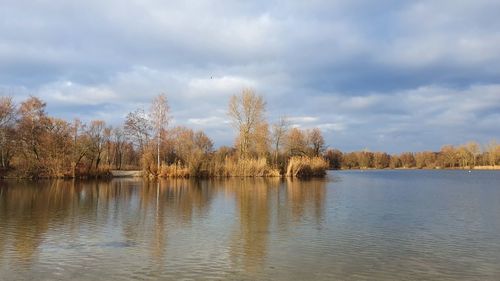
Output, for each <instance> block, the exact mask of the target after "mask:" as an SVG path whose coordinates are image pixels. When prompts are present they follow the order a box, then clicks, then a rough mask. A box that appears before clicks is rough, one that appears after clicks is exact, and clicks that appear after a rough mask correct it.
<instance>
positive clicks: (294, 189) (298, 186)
mask: <svg viewBox="0 0 500 281" xmlns="http://www.w3.org/2000/svg"><path fill="white" fill-rule="evenodd" d="M325 185H326V181H325V180H323V179H310V180H297V179H293V178H288V179H287V185H286V187H287V195H288V201H289V202H290V203H291V206H290V210H291V213H292V215H293V218H294V220H296V221H299V220H301V219H302V218H303V217H304V215H306V214H305V211H306V210H310V211H313V212H314V213H313V214H311V216H312V217H314V218H315V219H316V220H317V222H320V221H321V220H322V218H323V216H324V211H325V197H326V187H325Z"/></svg>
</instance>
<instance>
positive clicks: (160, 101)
mask: <svg viewBox="0 0 500 281" xmlns="http://www.w3.org/2000/svg"><path fill="white" fill-rule="evenodd" d="M169 120H170V116H169V106H168V101H167V96H166V95H165V94H160V95H158V96H156V98H155V99H154V100H153V103H152V104H151V121H152V123H153V130H154V134H155V138H156V157H157V158H156V159H157V169H158V170H157V173H159V172H160V164H161V162H160V145H161V138H162V134H163V133H164V132H165V129H166V127H167V126H168V121H169Z"/></svg>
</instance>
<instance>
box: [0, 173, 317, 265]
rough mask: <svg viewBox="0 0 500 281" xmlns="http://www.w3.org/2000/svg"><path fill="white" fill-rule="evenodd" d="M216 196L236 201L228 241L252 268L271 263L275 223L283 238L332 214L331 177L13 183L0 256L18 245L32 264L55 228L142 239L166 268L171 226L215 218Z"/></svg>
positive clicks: (2, 202) (3, 202)
mask: <svg viewBox="0 0 500 281" xmlns="http://www.w3.org/2000/svg"><path fill="white" fill-rule="evenodd" d="M216 194H223V195H224V196H226V197H228V198H231V199H234V201H235V204H236V205H235V208H236V217H235V218H234V221H235V222H237V224H235V226H237V227H236V228H235V229H233V232H232V235H231V241H228V243H230V245H229V247H230V249H231V255H230V256H231V259H232V261H233V263H234V265H235V266H244V267H245V268H246V269H247V270H249V271H254V270H256V269H258V268H259V267H260V266H262V264H263V263H264V260H265V257H266V254H267V251H268V246H269V243H270V242H269V234H270V232H271V231H273V228H272V227H273V226H274V225H277V227H278V231H280V232H281V235H283V234H285V232H283V231H285V230H286V229H288V228H289V227H293V223H294V222H297V221H301V220H304V219H307V220H311V219H315V220H316V222H317V223H320V222H321V221H322V219H323V217H324V208H325V206H324V205H325V196H326V188H325V181H323V180H310V181H300V180H291V179H278V178H267V179H262V178H246V179H241V178H232V179H214V180H203V181H195V180H183V179H170V180H160V181H143V180H142V179H118V180H111V181H52V182H49V181H41V182H36V183H33V182H32V183H29V182H27V183H19V182H15V183H12V182H11V183H9V182H7V183H2V187H1V188H0V255H2V256H3V253H4V252H5V251H6V250H5V249H7V248H9V249H13V250H14V251H15V252H16V253H15V254H16V257H17V258H19V259H22V260H24V262H25V263H31V262H32V259H33V258H35V257H36V255H37V253H38V250H39V247H40V245H41V244H42V243H45V242H44V241H45V240H44V238H45V237H46V236H47V232H53V233H60V234H61V236H60V237H61V239H62V240H61V242H64V243H72V242H78V243H81V242H82V241H81V239H83V241H85V242H86V243H87V242H89V241H90V240H89V239H87V237H88V236H90V237H92V239H93V241H95V240H96V239H97V240H105V241H103V242H121V243H133V244H137V245H138V246H139V247H145V248H147V249H149V250H150V253H151V258H152V259H153V261H154V262H155V263H156V264H158V265H159V266H161V265H162V264H164V262H165V257H166V251H167V245H168V243H167V240H168V230H169V229H173V228H177V227H183V226H187V227H189V226H190V225H191V224H192V223H193V220H194V219H196V218H200V217H204V216H207V215H209V211H210V206H211V203H212V200H213V198H215V196H216ZM229 223H230V222H228V224H229ZM116 226H118V227H116ZM223 229H224V228H223ZM223 229H221V231H223ZM116 234H118V236H117V235H116ZM55 237H56V238H57V236H55ZM62 237H64V238H62ZM116 237H118V238H116ZM50 238H51V239H53V238H54V236H52V234H51V236H50ZM107 239H123V240H121V241H108V240H107ZM51 242H52V243H53V242H55V243H58V242H59V241H51ZM171 243H175V241H171Z"/></svg>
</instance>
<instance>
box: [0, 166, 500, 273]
mask: <svg viewBox="0 0 500 281" xmlns="http://www.w3.org/2000/svg"><path fill="white" fill-rule="evenodd" d="M69 279H71V280H179V279H182V280H200V279H201V280H221V279H229V280H500V172H495V171H484V172H482V171H473V172H472V173H468V172H466V171H364V172H363V171H332V172H330V173H329V175H328V177H327V178H326V179H321V180H309V181H298V180H293V181H292V180H280V179H229V180H204V181H191V180H164V181H160V182H146V181H142V180H140V179H136V180H131V179H116V180H112V181H95V182H93V181H85V182H72V181H45V182H37V183H32V182H31V183H30V182H12V181H7V182H0V280H69Z"/></svg>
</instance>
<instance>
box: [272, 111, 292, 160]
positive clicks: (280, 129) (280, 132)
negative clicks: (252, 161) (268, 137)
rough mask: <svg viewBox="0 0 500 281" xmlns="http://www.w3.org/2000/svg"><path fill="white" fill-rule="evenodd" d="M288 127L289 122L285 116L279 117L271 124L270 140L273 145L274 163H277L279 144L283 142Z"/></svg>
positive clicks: (281, 144)
mask: <svg viewBox="0 0 500 281" xmlns="http://www.w3.org/2000/svg"><path fill="white" fill-rule="evenodd" d="M289 127H290V122H289V121H288V119H287V118H286V117H283V116H282V117H280V119H279V120H278V122H276V123H274V124H273V126H272V133H271V134H272V141H273V146H274V163H275V164H278V156H279V151H280V148H281V146H283V145H284V144H285V140H286V135H287V133H288V129H289Z"/></svg>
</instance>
